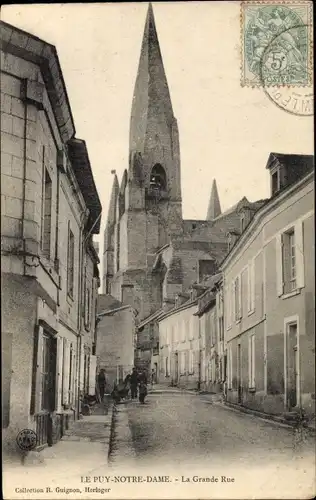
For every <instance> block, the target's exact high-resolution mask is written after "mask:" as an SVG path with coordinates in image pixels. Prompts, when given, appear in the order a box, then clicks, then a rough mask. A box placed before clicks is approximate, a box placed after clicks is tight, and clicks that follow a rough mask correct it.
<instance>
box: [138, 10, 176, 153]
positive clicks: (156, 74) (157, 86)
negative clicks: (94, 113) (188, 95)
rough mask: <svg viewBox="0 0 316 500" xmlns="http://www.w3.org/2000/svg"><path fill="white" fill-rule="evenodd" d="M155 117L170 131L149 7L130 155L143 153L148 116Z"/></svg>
mask: <svg viewBox="0 0 316 500" xmlns="http://www.w3.org/2000/svg"><path fill="white" fill-rule="evenodd" d="M155 113H156V114H157V113H159V117H157V118H159V121H161V120H162V119H163V121H164V122H165V123H167V124H168V126H169V127H170V128H171V127H172V125H173V123H174V120H175V118H174V115H173V109H172V104H171V98H170V93H169V88H168V83H167V78H166V74H165V70H164V65H163V61H162V55H161V51H160V45H159V40H158V35H157V30H156V24H155V18H154V13H153V8H152V5H151V3H150V4H149V7H148V11H147V17H146V23H145V29H144V34H143V41H142V46H141V53H140V58H139V65H138V72H137V77H136V82H135V88H134V95H133V104H132V113H131V122H130V152H131V153H132V152H136V151H138V152H140V153H143V151H144V147H145V142H146V139H148V138H149V137H148V133H147V122H148V120H149V119H150V116H151V115H152V114H155ZM152 139H154V138H152Z"/></svg>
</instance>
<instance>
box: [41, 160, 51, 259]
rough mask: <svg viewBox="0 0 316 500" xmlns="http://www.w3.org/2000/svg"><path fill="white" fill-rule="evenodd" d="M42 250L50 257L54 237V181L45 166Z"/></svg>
mask: <svg viewBox="0 0 316 500" xmlns="http://www.w3.org/2000/svg"><path fill="white" fill-rule="evenodd" d="M42 203H43V204H42V245H41V247H42V252H43V253H44V255H46V257H47V258H48V259H49V258H50V253H51V237H52V181H51V178H50V175H49V173H48V171H47V169H46V168H45V170H44V179H43V199H42Z"/></svg>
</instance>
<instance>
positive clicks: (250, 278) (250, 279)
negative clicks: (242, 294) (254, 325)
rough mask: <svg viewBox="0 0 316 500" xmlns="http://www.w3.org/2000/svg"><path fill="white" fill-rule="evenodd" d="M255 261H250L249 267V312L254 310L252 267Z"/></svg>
mask: <svg viewBox="0 0 316 500" xmlns="http://www.w3.org/2000/svg"><path fill="white" fill-rule="evenodd" d="M252 264H253V261H250V263H249V265H248V274H247V276H248V286H247V307H248V312H250V311H251V310H252V300H251V299H252V267H253V265H252Z"/></svg>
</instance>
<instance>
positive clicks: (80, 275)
mask: <svg viewBox="0 0 316 500" xmlns="http://www.w3.org/2000/svg"><path fill="white" fill-rule="evenodd" d="M87 217H88V215H87V211H86V212H85V213H83V214H82V218H81V224H80V236H79V267H78V269H79V272H78V315H77V328H78V340H79V341H78V342H77V346H78V352H77V376H78V381H77V382H78V383H77V415H79V414H80V373H81V347H82V336H81V323H82V314H81V306H82V282H83V256H84V240H83V231H84V227H85V223H86V220H87Z"/></svg>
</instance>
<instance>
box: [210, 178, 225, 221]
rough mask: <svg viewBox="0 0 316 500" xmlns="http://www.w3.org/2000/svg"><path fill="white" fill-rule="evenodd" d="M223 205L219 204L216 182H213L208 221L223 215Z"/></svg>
mask: <svg viewBox="0 0 316 500" xmlns="http://www.w3.org/2000/svg"><path fill="white" fill-rule="evenodd" d="M221 213H222V211H221V205H220V202H219V196H218V192H217V185H216V180H215V179H214V180H213V184H212V191H211V197H210V201H209V204H208V210H207V216H206V220H213V219H215V218H216V217H218V216H219V215H221Z"/></svg>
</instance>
